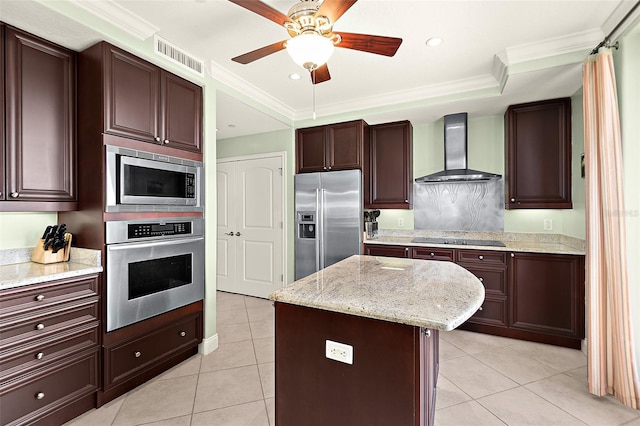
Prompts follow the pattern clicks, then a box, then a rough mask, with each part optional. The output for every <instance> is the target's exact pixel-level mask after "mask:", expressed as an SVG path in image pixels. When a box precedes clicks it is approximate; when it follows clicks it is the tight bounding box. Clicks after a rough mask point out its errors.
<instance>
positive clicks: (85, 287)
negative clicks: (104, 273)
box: [0, 276, 98, 314]
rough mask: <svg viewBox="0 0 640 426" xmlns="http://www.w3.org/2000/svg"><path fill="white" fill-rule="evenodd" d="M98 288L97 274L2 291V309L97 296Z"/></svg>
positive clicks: (43, 304)
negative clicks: (84, 277) (79, 278)
mask: <svg viewBox="0 0 640 426" xmlns="http://www.w3.org/2000/svg"><path fill="white" fill-rule="evenodd" d="M97 289H98V278H97V276H91V277H88V278H86V279H81V280H75V281H55V282H49V283H45V284H36V285H29V286H24V287H17V288H14V289H9V290H4V291H2V295H0V311H1V312H2V314H6V313H8V311H12V312H15V311H16V310H22V309H29V308H31V307H37V308H38V309H41V308H44V307H47V306H51V305H53V304H55V303H56V302H57V303H60V302H69V301H70V300H71V299H73V298H82V297H90V296H95V295H96V294H97Z"/></svg>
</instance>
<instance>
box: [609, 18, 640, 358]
mask: <svg viewBox="0 0 640 426" xmlns="http://www.w3.org/2000/svg"><path fill="white" fill-rule="evenodd" d="M614 59H615V68H616V80H617V86H618V99H619V103H618V105H619V108H620V123H621V127H622V155H623V163H624V197H625V211H624V214H625V218H626V224H627V266H628V268H627V270H628V277H629V300H630V304H631V306H630V308H631V315H632V321H631V324H632V328H633V329H634V337H635V339H634V340H635V349H636V364H637V365H638V366H640V262H639V261H638V260H639V259H640V78H638V76H640V22H638V23H637V24H636V26H635V28H634V29H633V30H632V31H631V32H630V33H629V34H628V35H627V36H625V37H623V38H622V39H621V40H620V49H619V50H617V51H614Z"/></svg>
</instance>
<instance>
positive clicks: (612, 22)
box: [602, 1, 640, 42]
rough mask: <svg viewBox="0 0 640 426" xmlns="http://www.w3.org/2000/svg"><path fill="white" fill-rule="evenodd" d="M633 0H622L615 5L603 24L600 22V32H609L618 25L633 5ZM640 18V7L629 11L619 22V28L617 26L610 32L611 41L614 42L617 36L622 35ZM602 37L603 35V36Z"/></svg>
mask: <svg viewBox="0 0 640 426" xmlns="http://www.w3.org/2000/svg"><path fill="white" fill-rule="evenodd" d="M635 4H636V3H635V2H625V1H622V2H620V4H619V5H618V7H616V9H615V10H614V11H613V13H611V15H609V17H608V18H607V20H606V21H604V24H602V32H603V33H604V34H605V36H606V35H608V34H610V33H611V32H612V31H613V29H614V28H615V27H616V25H618V24H619V23H620V22H622V20H623V19H624V17H625V16H626V15H627V13H629V12H630V11H631V9H633V7H635ZM639 19H640V8H637V9H636V10H634V11H633V13H631V14H630V15H629V16H628V17H627V18H626V19H625V21H624V22H622V24H620V28H618V29H617V30H616V31H615V33H613V34H611V41H612V42H614V41H615V40H616V39H618V37H620V36H622V35H623V34H624V33H625V32H626V31H627V30H628V29H630V28H631V27H632V26H634V25H635V24H636V23H637V22H638V20H639ZM603 38H604V36H603Z"/></svg>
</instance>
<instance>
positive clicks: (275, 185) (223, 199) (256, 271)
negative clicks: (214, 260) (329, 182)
mask: <svg viewBox="0 0 640 426" xmlns="http://www.w3.org/2000/svg"><path fill="white" fill-rule="evenodd" d="M223 164H224V166H222V165H223ZM231 204H233V205H231ZM221 215H223V217H221ZM231 234H232V235H231ZM232 256H233V257H234V259H231V257H232ZM283 274H284V209H283V177H282V157H280V156H277V157H267V158H259V159H250V160H239V161H234V162H227V163H218V289H219V290H224V291H230V292H234V293H241V294H247V295H251V296H258V297H267V296H268V295H269V293H271V292H272V291H274V290H276V289H278V288H280V287H282V285H283V284H284V275H283Z"/></svg>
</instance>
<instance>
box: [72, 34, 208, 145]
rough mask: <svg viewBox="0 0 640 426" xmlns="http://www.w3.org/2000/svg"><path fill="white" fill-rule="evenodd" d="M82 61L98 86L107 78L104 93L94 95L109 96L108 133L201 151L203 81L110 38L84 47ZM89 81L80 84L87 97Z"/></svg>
mask: <svg viewBox="0 0 640 426" xmlns="http://www.w3.org/2000/svg"><path fill="white" fill-rule="evenodd" d="M80 61H81V67H80V70H81V74H80V78H81V80H84V81H94V82H96V84H97V87H101V86H102V85H100V84H98V83H99V82H100V81H101V80H103V84H104V94H101V93H95V94H94V95H96V96H97V97H95V98H93V99H94V101H95V99H103V100H104V105H103V111H104V118H103V120H104V121H103V131H104V133H107V134H111V135H116V136H122V137H125V138H130V139H136V140H139V141H143V142H148V143H153V144H157V145H162V146H167V147H171V148H177V149H182V150H186V151H192V152H198V153H200V152H202V88H201V87H200V86H198V85H196V84H193V83H191V82H189V81H187V80H185V79H183V78H180V77H178V76H176V75H174V74H171V73H169V72H167V71H165V70H163V69H161V68H159V67H157V66H155V65H153V64H151V63H149V62H147V61H145V60H143V59H140V58H138V57H137V56H135V55H132V54H130V53H128V52H126V51H124V50H122V49H119V48H117V47H115V46H112V45H110V44H109V43H106V42H101V43H98V44H96V45H94V46H92V47H90V48H88V49H87V50H85V51H84V52H82V54H81V57H80ZM88 86H89V85H88V84H82V85H81V87H83V92H84V94H83V99H87V98H86V97H85V95H87V96H91V95H89V94H87V90H86V88H87V87H88ZM94 90H95V89H94ZM100 95H102V96H100ZM82 102H83V103H85V102H84V101H82Z"/></svg>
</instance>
